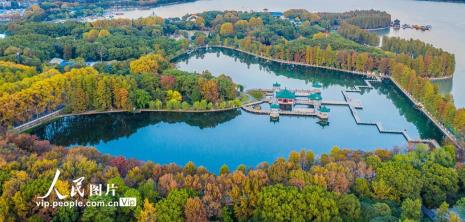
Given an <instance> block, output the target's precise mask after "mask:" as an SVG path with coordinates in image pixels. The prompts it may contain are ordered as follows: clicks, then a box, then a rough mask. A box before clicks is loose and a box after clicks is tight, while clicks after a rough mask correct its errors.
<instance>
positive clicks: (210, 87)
mask: <svg viewBox="0 0 465 222" xmlns="http://www.w3.org/2000/svg"><path fill="white" fill-rule="evenodd" d="M200 90H201V94H202V97H203V98H204V99H205V100H207V101H209V102H213V103H216V102H218V100H219V91H218V84H217V82H216V81H215V80H213V79H211V80H204V81H201V83H200Z"/></svg>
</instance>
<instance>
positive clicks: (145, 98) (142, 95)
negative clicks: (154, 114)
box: [135, 89, 151, 109]
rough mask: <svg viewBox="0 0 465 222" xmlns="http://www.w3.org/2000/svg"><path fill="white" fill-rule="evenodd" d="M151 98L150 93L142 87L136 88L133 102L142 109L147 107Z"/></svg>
mask: <svg viewBox="0 0 465 222" xmlns="http://www.w3.org/2000/svg"><path fill="white" fill-rule="evenodd" d="M150 100H151V98H150V94H149V93H148V92H147V91H145V90H143V89H137V90H136V92H135V104H136V107H137V108H139V109H144V108H146V107H147V105H148V104H149V102H150Z"/></svg>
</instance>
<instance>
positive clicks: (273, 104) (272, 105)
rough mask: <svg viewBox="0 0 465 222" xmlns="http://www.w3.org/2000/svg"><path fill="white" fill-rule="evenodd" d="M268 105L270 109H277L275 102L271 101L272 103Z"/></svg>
mask: <svg viewBox="0 0 465 222" xmlns="http://www.w3.org/2000/svg"><path fill="white" fill-rule="evenodd" d="M270 107H271V108H272V109H279V105H278V104H276V103H272V104H271V105H270Z"/></svg>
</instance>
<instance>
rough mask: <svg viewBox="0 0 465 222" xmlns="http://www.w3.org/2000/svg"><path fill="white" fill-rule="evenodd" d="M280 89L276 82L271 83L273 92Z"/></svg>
mask: <svg viewBox="0 0 465 222" xmlns="http://www.w3.org/2000/svg"><path fill="white" fill-rule="evenodd" d="M280 89H281V84H279V83H278V82H275V83H273V90H275V91H278V90H280Z"/></svg>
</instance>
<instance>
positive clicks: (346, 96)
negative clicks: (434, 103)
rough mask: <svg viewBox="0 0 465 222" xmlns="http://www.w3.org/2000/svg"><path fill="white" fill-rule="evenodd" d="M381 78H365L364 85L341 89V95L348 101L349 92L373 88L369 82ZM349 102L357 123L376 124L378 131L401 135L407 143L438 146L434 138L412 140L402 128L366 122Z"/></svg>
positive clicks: (359, 91) (379, 80)
mask: <svg viewBox="0 0 465 222" xmlns="http://www.w3.org/2000/svg"><path fill="white" fill-rule="evenodd" d="M381 81H382V79H381V78H379V77H375V78H373V79H367V80H365V83H366V85H362V86H355V87H354V89H351V90H342V95H343V98H344V100H346V101H349V100H351V99H350V98H349V95H348V93H349V92H358V93H361V92H362V89H363V88H367V89H372V88H374V87H373V85H372V84H371V82H381ZM348 104H349V109H350V112H351V114H352V116H353V117H354V119H355V122H356V123H357V124H358V125H370V126H376V128H377V129H378V131H379V132H380V133H387V134H400V135H402V136H403V137H404V138H405V139H406V140H407V142H408V143H409V144H419V143H423V144H427V145H429V146H430V147H434V148H437V147H439V146H440V145H439V143H438V142H437V141H436V140H434V139H426V140H423V139H418V140H414V139H412V138H411V137H410V136H409V135H408V133H407V131H406V130H403V131H400V130H387V129H385V128H384V126H383V124H382V123H381V122H367V121H362V119H361V118H360V116H359V115H358V112H357V110H356V107H355V106H354V105H353V103H348Z"/></svg>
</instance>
